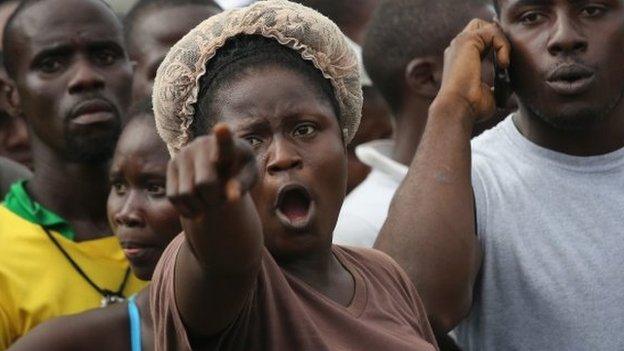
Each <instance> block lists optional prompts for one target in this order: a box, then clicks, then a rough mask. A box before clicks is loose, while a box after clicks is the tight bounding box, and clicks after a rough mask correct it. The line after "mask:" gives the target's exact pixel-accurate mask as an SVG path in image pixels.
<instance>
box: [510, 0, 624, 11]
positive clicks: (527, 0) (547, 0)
mask: <svg viewBox="0 0 624 351" xmlns="http://www.w3.org/2000/svg"><path fill="white" fill-rule="evenodd" d="M620 1H621V0H620ZM585 2H588V0H498V4H499V6H500V8H501V9H505V8H509V7H512V6H513V7H516V6H525V5H526V6H530V5H575V4H581V3H585Z"/></svg>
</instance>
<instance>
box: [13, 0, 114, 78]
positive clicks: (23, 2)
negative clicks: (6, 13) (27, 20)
mask: <svg viewBox="0 0 624 351" xmlns="http://www.w3.org/2000/svg"><path fill="white" fill-rule="evenodd" d="M19 1H20V3H19V5H17V8H15V11H13V13H12V14H11V16H10V17H9V19H8V20H7V23H6V25H5V26H4V37H3V38H2V47H3V49H4V50H3V52H2V58H3V61H4V67H5V69H6V71H7V74H8V75H9V77H10V78H13V79H14V78H15V64H16V62H15V56H16V54H17V51H18V50H19V49H20V46H21V45H22V44H21V42H19V40H17V38H16V36H17V35H18V33H17V28H16V23H17V19H18V18H19V17H20V16H21V15H22V13H24V11H26V10H27V9H29V8H30V7H31V6H33V5H35V4H38V3H40V2H42V1H46V0H19ZM98 1H100V2H101V3H103V4H104V5H106V7H107V8H108V9H110V11H111V13H112V14H115V11H113V8H112V7H110V5H109V4H108V3H107V2H106V1H104V0H98ZM115 15H116V14H115ZM68 16H69V15H68Z"/></svg>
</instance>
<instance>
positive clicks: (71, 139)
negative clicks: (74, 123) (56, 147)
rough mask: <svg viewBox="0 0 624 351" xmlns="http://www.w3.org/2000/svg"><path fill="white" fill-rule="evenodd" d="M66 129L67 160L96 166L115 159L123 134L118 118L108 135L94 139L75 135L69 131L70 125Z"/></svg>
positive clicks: (67, 124)
mask: <svg viewBox="0 0 624 351" xmlns="http://www.w3.org/2000/svg"><path fill="white" fill-rule="evenodd" d="M64 128H65V131H64V136H65V145H66V151H67V155H66V157H67V159H68V160H70V161H72V162H76V163H85V164H93V165H96V164H102V163H105V162H108V161H109V160H110V159H111V158H112V157H113V153H114V152H115V146H116V145H117V140H118V139H119V136H120V134H121V119H119V118H117V119H116V120H115V124H114V125H113V126H111V127H110V130H109V131H108V132H107V133H104V134H103V135H101V136H98V137H93V138H86V137H84V136H82V135H75V133H73V132H72V131H70V130H69V123H66V124H65V127H64Z"/></svg>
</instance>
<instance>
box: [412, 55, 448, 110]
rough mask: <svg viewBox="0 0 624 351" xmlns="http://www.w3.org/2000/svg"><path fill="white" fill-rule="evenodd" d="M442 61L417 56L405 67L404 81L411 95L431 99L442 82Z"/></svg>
mask: <svg viewBox="0 0 624 351" xmlns="http://www.w3.org/2000/svg"><path fill="white" fill-rule="evenodd" d="M442 65H443V64H442V62H441V60H439V59H437V58H435V57H433V56H430V57H418V58H415V59H413V60H411V61H410V62H409V63H408V64H407V66H406V67H405V82H406V83H407V87H408V89H409V90H410V93H411V94H412V95H420V96H423V97H426V98H429V99H433V98H435V97H436V95H438V90H440V84H441V82H442Z"/></svg>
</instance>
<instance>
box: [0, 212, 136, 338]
mask: <svg viewBox="0 0 624 351" xmlns="http://www.w3.org/2000/svg"><path fill="white" fill-rule="evenodd" d="M52 235H54V237H55V238H56V240H57V241H58V242H59V243H60V244H61V246H62V247H63V248H64V249H65V251H67V253H68V254H69V256H70V257H71V258H72V259H73V260H74V261H75V262H76V263H77V264H78V265H79V266H80V268H82V270H83V271H84V272H85V273H86V274H87V276H89V278H91V280H93V281H94V282H95V284H96V285H97V286H99V287H100V288H103V289H108V290H111V291H117V289H119V286H120V284H121V282H122V281H123V278H124V275H125V273H126V269H127V268H128V262H127V260H126V258H125V257H124V255H123V252H122V250H121V247H120V246H119V242H118V240H117V238H116V237H107V238H102V239H97V240H90V241H84V242H74V241H71V240H69V239H67V238H66V237H64V236H62V235H61V234H59V233H58V232H54V231H53V232H52ZM146 284H147V283H146V282H142V281H140V280H138V279H137V278H136V277H134V275H132V274H131V276H130V277H129V278H128V282H127V284H126V286H125V289H124V291H123V294H124V296H126V297H127V296H130V295H132V294H134V293H136V292H138V291H139V290H141V288H143V287H144V286H145V285H146ZM101 299H102V296H101V295H100V294H99V293H98V292H97V291H96V290H95V289H94V288H93V287H92V286H91V285H89V283H87V282H86V281H85V279H84V278H83V277H82V276H80V275H79V274H78V273H77V272H76V271H75V269H74V268H73V267H72V266H71V265H70V263H69V262H68V260H67V259H66V258H65V257H64V256H63V254H62V253H61V252H60V251H59V249H58V248H56V247H55V246H54V244H53V243H52V241H51V240H50V238H48V236H47V235H46V234H45V232H44V231H43V229H42V228H41V226H39V225H37V224H34V223H31V222H28V221H26V220H25V219H22V218H21V217H19V216H17V215H16V214H14V213H13V212H11V211H9V210H8V209H7V208H6V207H5V206H3V205H0V350H4V349H6V348H8V347H9V346H10V345H11V344H12V343H13V342H15V340H17V339H18V338H19V337H21V336H23V335H24V334H26V333H27V332H28V331H29V330H31V329H32V328H34V327H35V326H37V325H38V324H39V323H41V322H44V321H46V320H48V319H50V318H52V317H57V316H62V315H67V314H74V313H78V312H82V311H85V310H88V309H92V308H97V307H100V301H101Z"/></svg>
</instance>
